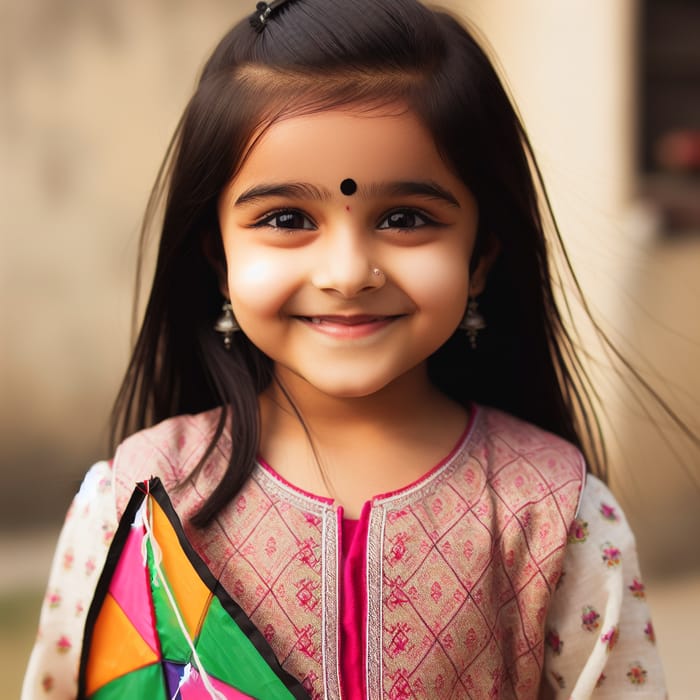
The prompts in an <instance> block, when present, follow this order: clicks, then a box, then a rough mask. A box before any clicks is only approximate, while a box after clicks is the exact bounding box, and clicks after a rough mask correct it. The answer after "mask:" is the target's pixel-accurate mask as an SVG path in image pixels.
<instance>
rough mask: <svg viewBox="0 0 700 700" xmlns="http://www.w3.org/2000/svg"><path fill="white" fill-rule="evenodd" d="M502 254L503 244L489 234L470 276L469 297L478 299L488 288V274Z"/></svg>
mask: <svg viewBox="0 0 700 700" xmlns="http://www.w3.org/2000/svg"><path fill="white" fill-rule="evenodd" d="M500 253H501V243H500V241H499V240H498V239H497V238H496V236H494V235H493V234H489V235H488V237H487V240H486V242H485V245H483V247H482V248H481V251H480V254H479V259H478V261H477V263H476V267H475V268H474V269H473V270H472V272H471V275H470V276H469V296H470V297H478V296H479V294H481V293H482V292H483V291H484V289H485V288H486V279H487V278H488V274H489V272H490V271H491V268H492V267H493V264H494V263H495V262H496V259H497V258H498V256H499V255H500Z"/></svg>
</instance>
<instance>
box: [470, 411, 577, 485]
mask: <svg viewBox="0 0 700 700" xmlns="http://www.w3.org/2000/svg"><path fill="white" fill-rule="evenodd" d="M475 433H476V435H475V437H477V439H480V440H481V441H483V443H484V446H485V448H486V450H487V454H488V457H489V461H490V462H492V463H493V462H495V464H496V465H498V464H500V463H502V462H504V461H506V460H511V461H512V460H513V459H517V458H520V460H522V461H525V462H535V463H536V464H537V465H538V466H541V467H543V468H545V469H546V471H550V470H551V468H553V467H556V466H559V467H561V468H564V469H565V470H567V471H570V472H571V473H572V474H573V475H576V476H578V478H579V479H580V480H581V482H583V481H584V479H585V473H586V464H585V460H584V458H583V455H582V454H581V451H580V450H579V449H578V448H577V447H576V446H575V445H573V444H572V443H570V442H568V441H567V440H565V439H564V438H562V437H559V436H558V435H555V434H554V433H550V432H548V431H547V430H544V429H542V428H540V427H538V426H536V425H533V424H532V423H528V422H527V421H524V420H522V419H521V418H516V417H515V416H512V415H510V414H508V413H505V412H503V411H500V410H498V409H495V408H490V407H486V406H479V407H478V409H477V416H476V424H475Z"/></svg>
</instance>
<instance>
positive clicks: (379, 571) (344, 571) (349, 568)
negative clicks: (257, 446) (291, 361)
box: [23, 409, 663, 700]
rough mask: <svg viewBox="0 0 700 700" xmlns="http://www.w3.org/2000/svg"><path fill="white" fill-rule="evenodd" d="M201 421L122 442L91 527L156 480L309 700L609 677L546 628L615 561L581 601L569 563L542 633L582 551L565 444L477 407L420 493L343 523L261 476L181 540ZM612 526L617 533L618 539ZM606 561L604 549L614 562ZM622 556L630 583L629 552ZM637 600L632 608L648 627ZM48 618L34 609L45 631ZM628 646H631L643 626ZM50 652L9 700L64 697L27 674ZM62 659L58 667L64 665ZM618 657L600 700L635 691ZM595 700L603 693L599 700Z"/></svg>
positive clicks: (578, 694)
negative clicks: (45, 690) (46, 694)
mask: <svg viewBox="0 0 700 700" xmlns="http://www.w3.org/2000/svg"><path fill="white" fill-rule="evenodd" d="M216 417H217V416H216V414H215V412H210V413H206V414H201V415H198V416H181V417H178V418H175V419H172V420H169V421H166V422H165V423H163V424H161V425H159V426H156V427H155V428H152V429H150V430H147V431H143V432H141V433H139V434H137V435H135V436H133V437H132V438H130V439H129V440H127V441H126V442H125V443H124V444H123V445H122V446H121V447H120V449H119V450H118V452H117V455H116V458H115V460H114V463H113V465H112V469H111V470H109V471H110V478H111V479H112V480H113V487H114V494H113V496H111V498H107V497H102V496H101V497H100V499H101V500H104V502H105V504H106V505H105V507H104V508H102V509H101V512H100V513H99V514H95V515H93V521H95V520H96V519H97V518H99V517H104V518H105V520H106V521H108V522H113V521H114V516H113V514H112V513H111V512H110V513H107V512H106V511H107V510H110V509H111V508H112V506H113V505H114V504H115V503H116V511H117V513H121V512H122V511H123V509H124V507H125V504H126V501H127V499H128V497H129V495H130V493H131V491H132V489H133V484H134V482H135V481H139V480H142V479H144V478H148V477H150V476H151V475H156V476H159V477H160V478H161V480H162V481H163V482H164V485H165V486H166V488H167V489H168V491H169V493H170V495H171V498H172V500H173V503H174V505H175V507H176V510H177V511H178V513H179V515H180V517H181V519H182V521H183V523H185V527H186V530H187V535H188V537H189V538H190V540H191V542H192V543H193V545H194V546H195V548H196V549H197V551H198V553H199V554H200V556H202V558H203V559H204V561H205V562H206V563H207V565H208V566H209V568H210V569H211V570H212V572H213V573H214V575H215V576H217V577H218V578H219V579H220V580H221V582H222V584H223V586H224V587H225V588H226V589H227V591H228V592H229V593H230V594H231V595H232V596H233V597H234V598H235V599H236V600H237V601H238V603H239V604H240V605H241V607H242V608H243V609H244V610H245V612H246V613H247V614H248V616H249V617H250V618H251V619H252V621H253V622H254V623H255V624H256V626H257V627H258V628H259V629H260V630H261V631H262V632H263V634H264V635H265V637H266V638H267V640H268V642H269V643H270V645H271V647H272V648H273V650H274V651H275V653H276V655H277V657H278V659H279V661H280V662H281V664H282V665H283V667H284V668H285V669H286V670H287V671H289V672H290V673H292V674H293V675H295V676H296V677H297V678H299V679H300V680H302V681H303V682H304V684H305V686H306V687H307V689H308V690H309V692H310V694H311V696H312V697H314V698H329V699H330V698H340V697H341V687H342V697H343V699H344V700H345V699H346V698H348V699H350V698H354V697H358V698H360V697H362V698H372V699H376V700H379V698H391V699H394V698H396V699H400V698H441V699H442V698H455V699H461V698H491V697H497V698H528V699H530V698H536V697H537V695H538V688H539V686H540V680H541V678H542V677H543V675H546V676H547V681H548V683H551V684H552V685H553V686H554V690H555V694H556V696H557V697H560V693H559V691H558V690H557V688H560V689H561V697H562V698H564V697H570V696H571V697H574V698H576V699H577V700H578V698H587V697H591V696H592V694H593V693H594V686H595V684H596V679H598V678H599V676H600V673H601V670H602V669H603V668H605V669H606V671H610V673H612V672H613V667H611V666H610V665H609V664H607V658H608V655H609V653H610V651H611V648H612V645H610V644H609V640H606V639H602V637H601V639H600V640H598V637H597V634H596V632H592V633H590V634H589V636H586V634H584V635H581V634H578V637H581V638H580V639H578V638H577V639H575V640H574V641H575V643H570V642H569V641H568V639H569V637H568V636H567V637H566V639H567V641H566V643H562V642H561V640H560V638H559V637H554V636H553V633H554V632H556V629H554V628H553V627H552V624H554V625H555V626H556V627H558V628H559V629H560V630H568V632H567V634H574V632H573V630H575V628H576V625H580V624H581V623H580V620H579V622H576V618H577V617H580V616H581V610H580V609H579V608H580V601H581V600H584V599H585V600H586V602H588V601H590V602H591V603H592V604H593V605H592V606H591V607H597V608H600V602H599V601H598V598H600V597H601V596H603V598H601V600H604V596H605V595H607V593H606V590H608V591H612V590H613V588H612V587H611V586H610V585H608V586H607V587H606V586H603V587H601V586H600V585H599V584H600V582H601V581H602V580H603V579H602V578H601V577H608V576H609V574H610V573H611V572H613V568H614V562H612V563H611V562H610V561H603V567H604V568H603V567H601V569H600V573H599V574H598V573H596V572H595V571H594V570H593V569H591V571H590V572H589V573H590V576H591V577H592V578H591V582H592V585H589V586H587V587H584V588H583V589H577V588H576V583H577V582H576V579H577V578H580V576H581V575H584V576H585V575H587V571H586V568H590V563H587V564H585V566H584V567H583V568H581V567H580V566H578V565H577V564H576V561H575V559H574V560H572V561H571V562H569V570H570V572H571V571H573V572H574V578H573V579H572V578H571V573H569V574H568V575H567V580H566V582H565V584H564V586H565V587H566V586H568V587H569V589H570V594H567V596H566V597H565V598H562V597H561V596H559V597H558V598H557V600H558V601H559V605H558V610H559V612H558V614H559V617H558V618H557V620H555V621H552V620H551V619H550V620H548V612H549V610H550V601H551V600H552V596H553V594H554V590H555V588H556V586H557V584H558V583H560V577H561V572H562V565H563V562H564V555H565V553H566V556H567V560H568V558H569V553H572V556H573V555H574V554H576V553H578V552H581V553H584V552H585V551H589V552H591V551H593V550H591V549H590V548H589V547H587V546H583V545H581V546H579V544H578V543H579V542H585V537H583V539H581V538H579V540H576V539H575V537H576V536H577V535H576V533H578V532H579V530H581V525H580V517H581V516H580V515H579V520H576V521H574V516H575V514H576V510H577V506H578V504H579V495H580V492H581V487H582V483H583V464H582V460H581V457H580V454H579V453H578V452H577V451H576V450H575V449H574V448H573V447H572V446H570V445H569V444H568V443H566V442H564V441H562V440H561V439H559V438H557V437H554V436H552V435H550V434H548V433H545V432H543V431H541V430H539V429H537V428H534V427H533V426H530V425H528V424H525V423H523V422H521V421H519V420H516V419H514V418H512V417H509V416H507V415H505V414H502V413H500V412H498V411H494V410H490V409H476V411H475V413H474V416H473V421H472V424H471V425H470V427H469V430H468V431H467V432H466V433H465V435H464V436H463V438H462V439H461V440H460V442H459V444H458V445H457V446H456V447H455V449H454V450H453V452H452V453H451V454H450V455H449V456H448V458H447V459H446V460H444V461H443V462H442V463H441V464H439V465H437V466H436V467H435V468H433V469H432V470H431V471H429V472H428V473H427V474H426V475H425V476H424V477H423V478H422V479H420V480H419V481H418V482H416V483H414V484H411V485H410V486H407V487H405V488H403V489H400V490H398V491H396V492H394V493H391V494H384V495H381V496H376V497H375V498H373V499H372V500H371V501H370V502H368V503H367V504H366V506H365V508H364V510H363V512H362V516H361V518H360V520H359V521H357V522H356V523H353V522H352V521H345V520H343V519H342V509H340V508H339V507H337V506H335V505H334V504H333V503H332V502H331V501H329V500H328V499H323V498H319V497H316V496H313V495H312V494H307V493H305V492H303V491H300V490H299V489H296V488H294V487H293V486H291V485H289V484H287V483H285V482H284V481H283V480H282V479H280V478H279V477H278V476H277V475H276V474H275V473H274V472H273V471H272V470H271V469H270V468H269V467H267V466H266V465H264V464H259V465H258V466H257V467H256V469H255V470H254V472H253V474H252V476H251V478H250V479H249V480H248V482H247V483H246V485H245V486H244V488H243V489H242V491H241V492H240V494H239V495H238V496H237V497H236V498H235V499H234V501H233V502H232V503H231V504H230V505H229V506H228V507H227V508H225V509H224V510H223V511H222V513H221V514H220V516H219V517H218V518H217V519H216V521H215V522H214V523H213V524H212V525H211V526H210V527H208V528H207V529H205V530H194V529H193V528H191V526H189V525H188V518H189V516H190V515H191V514H192V513H193V512H195V511H196V509H197V507H198V506H199V504H201V502H202V500H203V499H204V498H205V497H206V496H207V495H208V493H209V492H210V491H211V489H212V488H213V487H214V485H215V484H216V483H217V482H218V479H219V478H220V475H221V473H222V472H223V470H224V468H225V465H226V458H225V455H226V453H227V451H228V449H230V443H229V438H228V437H227V436H224V438H223V439H222V442H221V444H220V446H219V447H220V449H219V450H217V451H215V452H214V453H213V454H212V456H210V458H209V459H208V461H207V463H206V465H205V466H204V468H203V470H202V471H201V472H200V474H199V475H198V476H197V478H196V479H195V480H194V481H193V482H189V483H188V485H187V486H185V487H184V488H180V489H176V488H174V487H175V485H176V484H177V483H181V482H182V480H183V479H184V477H186V476H187V475H188V474H189V473H190V472H191V470H192V468H193V467H194V466H195V465H196V464H197V463H198V461H199V459H200V458H201V455H202V454H203V451H204V449H205V447H206V445H207V443H208V442H209V439H210V436H211V434H212V431H213V430H214V426H215V422H216ZM95 478H96V477H95ZM103 480H104V479H103ZM102 483H103V482H102V481H100V482H99V483H98V484H97V486H98V487H100V485H101V484H102ZM593 483H594V485H595V484H598V485H599V482H596V481H595V480H593ZM595 488H596V489H597V488H598V486H595ZM600 488H601V489H603V491H602V492H601V493H603V494H604V497H605V498H606V499H607V495H606V494H607V493H608V492H606V491H604V487H602V485H600ZM591 493H594V494H595V493H597V492H596V491H594V492H591ZM592 498H593V499H594V500H593V501H591V502H590V505H588V504H587V505H585V509H586V510H585V513H586V517H587V518H589V519H590V518H591V514H595V512H596V510H597V509H598V508H599V506H598V505H597V503H596V502H595V499H596V498H597V496H595V495H594V496H592ZM109 501H111V504H112V505H111V506H110V505H109V504H108V502H109ZM587 503H588V502H587ZM81 508H82V506H81ZM84 512H85V514H86V515H87V514H88V512H89V504H88V505H86V506H85V507H84ZM606 512H607V511H606ZM107 516H110V517H107ZM617 520H618V522H619V523H620V527H622V529H621V530H619V534H620V535H621V536H622V535H625V537H626V534H625V533H628V532H629V530H627V529H625V528H626V525H624V523H623V521H621V519H620V517H618V518H617ZM601 522H609V521H601ZM572 523H573V528H572ZM585 524H586V526H588V523H587V522H586V523H585ZM593 525H594V523H593V522H591V532H593V531H594V530H593ZM596 527H597V525H596ZM605 527H607V525H606V526H605ZM570 529H571V530H572V532H573V533H574V540H572V539H571V536H570V537H569V543H570V544H569V547H568V549H567V533H568V532H569V530H570ZM605 532H607V530H605ZM65 537H66V538H67V537H68V535H67V534H66V535H65ZM572 541H573V544H571V542H572ZM618 541H620V542H622V540H618ZM625 546H626V547H627V543H626V542H625ZM579 547H580V548H579ZM609 550H610V548H607V549H606V548H604V551H605V552H608V555H610V556H612V555H611V552H610V551H609ZM608 555H605V556H608ZM63 556H65V555H63ZM578 556H579V557H580V556H582V555H581V554H579V555H578ZM595 556H596V555H595V552H593V556H592V557H591V558H590V559H589V560H588V561H589V562H592V561H594V557H595ZM631 557H632V559H631V560H630V561H631V562H632V567H633V568H632V571H634V570H635V569H636V564H635V562H634V551H633V543H632V551H631ZM618 563H619V562H618ZM55 567H60V561H57V563H56V564H55ZM611 567H613V568H611ZM618 568H619V572H613V578H614V576H616V575H618V574H619V575H620V584H619V586H620V589H622V588H623V581H624V582H625V585H626V580H625V579H624V578H623V572H622V568H621V564H620V567H618ZM625 575H631V573H630V571H629V570H628V574H625ZM613 578H609V579H607V580H608V581H609V582H612V581H613ZM614 580H615V581H617V579H616V578H615V579H614ZM635 581H636V578H635ZM572 586H573V588H572ZM615 586H617V583H615ZM630 590H632V589H630ZM555 597H556V596H555ZM611 600H612V599H611ZM634 600H635V602H634V603H632V604H631V605H632V607H634V606H637V608H636V609H637V610H638V611H641V613H640V614H646V613H645V612H644V609H645V607H644V606H643V605H642V603H640V602H639V600H638V597H637V598H634ZM618 602H622V599H620V601H618ZM57 605H58V603H57ZM615 605H617V607H615ZM615 605H612V604H609V605H608V606H607V609H606V610H605V619H604V620H603V619H602V618H601V621H600V622H601V624H600V627H601V632H604V633H605V634H607V633H608V632H609V628H608V626H609V625H614V624H615V620H617V619H619V617H620V611H621V608H620V605H618V604H617V603H615ZM624 605H625V603H623V606H624ZM54 607H55V606H54ZM587 609H588V608H587V607H586V610H587ZM623 609H624V607H623ZM51 614H52V610H51V605H49V606H48V607H47V609H45V612H44V613H43V614H42V621H43V624H45V623H44V618H45V617H46V618H47V619H49V618H50V616H51ZM586 614H587V615H588V617H590V613H588V612H586ZM55 617H56V613H55V612H54V618H55ZM586 619H588V618H586ZM603 623H604V624H603ZM630 624H631V623H630ZM634 624H635V625H636V624H637V623H636V622H635V623H634ZM603 627H605V628H606V629H605V630H603V629H602V628H603ZM45 629H47V628H45ZM591 629H593V627H591ZM596 629H597V628H596ZM47 634H51V632H47ZM605 634H603V636H605ZM639 634H640V639H643V635H642V631H641V625H640V633H639ZM64 637H66V635H64ZM572 639H574V638H573V637H572ZM644 643H647V642H644ZM50 645H51V643H50V642H48V641H47V643H46V644H45V645H43V644H42V643H41V642H40V643H38V645H37V649H36V650H35V653H34V655H33V658H32V663H31V664H30V669H29V672H28V677H27V682H26V683H25V689H24V695H23V698H34V697H43V695H42V694H41V691H40V690H39V691H37V692H39V694H37V695H34V694H33V693H34V692H35V691H34V690H32V689H33V688H36V689H38V688H40V685H39V683H40V682H41V684H44V685H52V687H53V688H56V687H57V686H58V685H59V684H60V685H61V687H66V688H68V687H70V679H63V678H58V677H57V676H56V675H51V674H50V673H49V672H48V671H44V675H43V677H42V676H41V663H42V659H43V658H48V656H47V655H43V652H42V649H44V648H45V649H46V650H47V654H48V652H49V651H50ZM63 646H64V650H63V651H62V652H61V653H63V654H64V658H65V655H66V654H69V653H72V652H71V650H70V649H66V648H65V647H66V646H67V645H66V643H65V642H64V644H63ZM599 647H601V650H602V652H603V656H602V657H601V656H600V654H599V652H598V648H599ZM562 648H563V649H564V651H563V652H562ZM627 649H628V650H629V649H631V651H630V652H629V653H632V654H634V659H630V661H631V662H632V663H633V664H634V663H637V662H639V663H640V664H642V663H643V665H644V666H645V669H644V674H646V672H647V669H648V670H649V678H650V679H651V678H653V679H654V687H653V688H652V687H651V685H649V686H648V687H647V689H648V691H649V693H648V694H646V693H645V692H644V690H645V689H642V688H639V687H636V688H632V686H631V685H629V687H630V689H631V690H634V691H635V697H637V696H638V697H640V698H641V697H645V698H647V697H648V698H652V697H653V698H658V697H663V685H662V676H661V673H660V669H659V668H658V659H657V657H656V656H655V654H653V655H651V656H649V655H646V656H641V655H640V654H639V653H638V651H639V647H638V646H636V645H633V646H629V645H628V646H627ZM569 651H572V652H575V653H574V655H573V656H572V655H571V654H569V653H568V652H569ZM619 653H620V652H619V645H618V650H616V651H615V654H618V655H619ZM626 653H627V652H626ZM545 656H546V658H547V660H548V661H547V663H549V670H546V669H545V666H544V664H545ZM617 658H619V659H620V663H619V664H617V665H616V666H615V667H614V674H615V680H614V681H605V682H606V683H607V685H608V687H609V688H610V690H611V692H613V695H610V696H609V697H616V698H618V697H623V695H622V694H619V689H620V688H621V687H622V686H621V685H619V683H623V684H624V683H627V684H631V683H632V681H631V680H630V678H639V677H640V675H639V673H632V675H630V673H631V672H630V671H628V670H626V668H627V666H629V665H630V664H629V663H628V662H627V661H626V660H625V659H626V658H627V657H619V656H618V657H617ZM640 659H642V661H641V662H640ZM606 664H607V665H606ZM630 667H631V666H630ZM618 672H619V673H620V677H621V680H620V681H619V683H618V681H617V677H618V676H617V674H618ZM577 674H579V676H578V678H577ZM625 676H626V678H625ZM644 678H647V676H646V675H644ZM65 681H67V684H66V682H65ZM657 681H658V682H657ZM644 682H645V681H644ZM574 685H575V686H576V687H574ZM602 687H603V688H605V687H606V686H605V685H603V686H602ZM640 691H641V694H640ZM598 693H599V691H598V690H596V691H595V694H596V697H598ZM54 697H57V696H56V695H54ZM60 697H69V696H68V695H61V696H60ZM600 697H608V696H607V695H606V693H605V690H603V694H602V695H601V696H600Z"/></svg>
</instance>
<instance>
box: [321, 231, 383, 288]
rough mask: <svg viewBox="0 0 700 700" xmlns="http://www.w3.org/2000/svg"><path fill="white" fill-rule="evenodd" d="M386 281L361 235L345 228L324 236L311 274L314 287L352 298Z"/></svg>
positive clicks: (368, 245)
mask: <svg viewBox="0 0 700 700" xmlns="http://www.w3.org/2000/svg"><path fill="white" fill-rule="evenodd" d="M385 282H386V277H385V275H384V273H383V272H382V271H381V270H380V269H379V268H378V267H377V264H376V261H375V260H373V259H372V246H371V245H370V244H369V242H368V241H367V240H366V238H365V237H364V236H363V235H362V234H361V232H359V231H357V230H355V229H349V228H347V229H346V228H344V229H341V230H337V231H334V232H331V233H329V234H328V235H327V236H324V241H323V245H321V246H320V248H319V254H318V257H317V259H316V262H315V268H314V272H313V275H312V283H313V284H314V286H316V287H317V288H318V289H322V290H324V291H332V292H336V293H338V294H340V295H341V296H343V297H347V298H352V297H356V296H358V295H360V294H362V293H365V292H368V291H372V290H374V289H378V288H379V287H382V286H383V285H384V283H385Z"/></svg>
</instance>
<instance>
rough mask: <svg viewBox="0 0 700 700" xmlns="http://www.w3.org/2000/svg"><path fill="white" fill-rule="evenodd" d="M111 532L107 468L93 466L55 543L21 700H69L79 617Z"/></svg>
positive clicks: (77, 655) (80, 628) (73, 692)
mask: <svg viewBox="0 0 700 700" xmlns="http://www.w3.org/2000/svg"><path fill="white" fill-rule="evenodd" d="M116 527H117V514H116V510H115V500H114V490H113V485H112V468H111V465H110V464H109V463H108V462H98V463H97V464H96V465H95V466H93V467H92V468H91V469H90V471H88V473H87V475H86V476H85V479H84V480H83V483H82V486H81V487H80V490H79V491H78V493H77V495H76V496H75V498H74V499H73V503H72V504H71V507H70V509H69V510H68V515H67V516H66V521H65V523H64V525H63V529H62V530H61V534H60V536H59V539H58V545H57V546H56V553H55V555H54V560H53V564H52V566H51V573H50V575H49V583H48V589H47V591H46V597H45V599H44V604H43V606H42V609H41V616H40V618H39V632H38V635H37V640H36V643H35V645H34V649H33V650H32V654H31V657H30V659H29V665H28V666H27V672H26V675H25V678H24V685H23V687H22V696H21V700H51V699H54V698H55V699H56V700H68V699H69V698H70V699H73V698H75V696H76V693H77V675H78V664H79V661H80V651H81V647H82V640H83V628H84V626H85V618H86V616H87V610H88V607H89V605H90V602H91V601H92V598H93V595H94V593H95V587H96V586H97V580H98V578H99V575H100V572H101V571H102V568H103V566H104V562H105V558H106V556H107V550H108V549H109V545H110V543H111V541H112V538H113V536H114V532H115V530H116Z"/></svg>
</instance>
